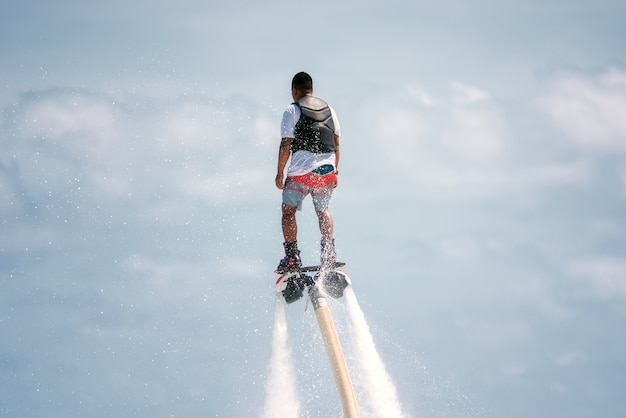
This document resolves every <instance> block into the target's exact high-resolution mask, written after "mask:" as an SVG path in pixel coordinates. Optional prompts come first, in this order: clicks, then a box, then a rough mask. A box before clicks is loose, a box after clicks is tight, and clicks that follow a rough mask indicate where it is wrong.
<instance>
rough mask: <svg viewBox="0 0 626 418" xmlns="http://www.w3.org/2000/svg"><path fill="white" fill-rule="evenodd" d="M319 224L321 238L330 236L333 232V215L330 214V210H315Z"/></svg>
mask: <svg viewBox="0 0 626 418" xmlns="http://www.w3.org/2000/svg"><path fill="white" fill-rule="evenodd" d="M315 213H316V214H317V218H318V220H319V224H320V232H321V234H322V238H324V237H326V238H332V237H333V233H334V225H333V216H332V215H331V214H330V210H328V209H326V210H325V211H323V212H320V211H315Z"/></svg>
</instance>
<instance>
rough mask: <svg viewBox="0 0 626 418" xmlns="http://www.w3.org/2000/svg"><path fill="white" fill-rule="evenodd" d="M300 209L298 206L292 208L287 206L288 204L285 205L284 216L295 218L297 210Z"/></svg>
mask: <svg viewBox="0 0 626 418" xmlns="http://www.w3.org/2000/svg"><path fill="white" fill-rule="evenodd" d="M297 209H298V207H297V206H291V205H287V204H286V203H283V216H289V217H291V216H295V215H296V210H297Z"/></svg>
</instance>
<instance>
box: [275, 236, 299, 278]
mask: <svg viewBox="0 0 626 418" xmlns="http://www.w3.org/2000/svg"><path fill="white" fill-rule="evenodd" d="M283 247H284V248H285V258H283V259H282V260H280V263H278V268H277V269H276V270H278V271H294V270H298V269H300V268H301V267H302V260H301V259H300V250H298V241H293V242H285V243H284V244H283Z"/></svg>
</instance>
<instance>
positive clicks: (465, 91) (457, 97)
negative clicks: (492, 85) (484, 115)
mask: <svg viewBox="0 0 626 418" xmlns="http://www.w3.org/2000/svg"><path fill="white" fill-rule="evenodd" d="M450 88H451V89H452V92H453V100H454V102H455V103H459V104H468V103H480V102H485V101H487V100H489V98H490V94H489V93H487V92H486V91H484V90H482V89H480V88H478V87H475V86H470V85H468V84H465V83H462V82H460V81H453V82H451V83H450Z"/></svg>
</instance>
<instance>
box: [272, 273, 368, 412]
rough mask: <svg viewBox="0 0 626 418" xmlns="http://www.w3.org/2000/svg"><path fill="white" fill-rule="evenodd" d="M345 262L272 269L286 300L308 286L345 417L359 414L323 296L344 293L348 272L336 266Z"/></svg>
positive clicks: (298, 296) (299, 294)
mask: <svg viewBox="0 0 626 418" xmlns="http://www.w3.org/2000/svg"><path fill="white" fill-rule="evenodd" d="M345 265H346V263H342V262H337V263H335V266H334V268H331V269H327V268H322V267H321V266H307V267H300V268H299V269H297V270H289V271H280V270H276V271H275V273H276V274H280V277H279V278H278V280H276V293H277V294H279V295H281V296H282V297H284V298H285V302H287V303H293V302H295V301H297V300H298V299H300V298H301V297H302V296H303V295H304V290H305V289H308V293H309V297H310V299H311V302H312V303H313V308H314V309H315V316H316V318H317V323H318V324H319V327H320V331H321V333H322V339H323V340H324V346H325V347H326V352H327V353H328V359H329V360H330V365H331V368H332V370H333V375H334V377H335V383H336V385H337V390H338V391H339V398H340V399H341V407H342V409H343V416H344V418H359V417H360V414H359V409H358V406H357V402H356V396H355V394H354V388H353V387H352V381H351V380H350V373H349V372H348V366H347V364H346V359H345V357H344V355H343V350H342V349H341V344H340V343H339V337H338V336H337V330H336V328H335V324H334V322H333V319H332V316H331V314H330V310H329V309H328V302H327V301H326V296H330V297H332V298H334V299H338V298H340V297H341V296H343V292H344V290H345V289H346V288H347V287H348V286H350V285H351V284H352V282H351V281H350V278H349V277H348V275H347V274H346V273H345V272H343V271H341V270H339V268H341V267H344V266H345ZM310 273H314V274H310Z"/></svg>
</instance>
